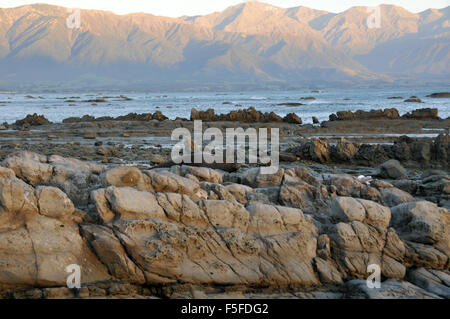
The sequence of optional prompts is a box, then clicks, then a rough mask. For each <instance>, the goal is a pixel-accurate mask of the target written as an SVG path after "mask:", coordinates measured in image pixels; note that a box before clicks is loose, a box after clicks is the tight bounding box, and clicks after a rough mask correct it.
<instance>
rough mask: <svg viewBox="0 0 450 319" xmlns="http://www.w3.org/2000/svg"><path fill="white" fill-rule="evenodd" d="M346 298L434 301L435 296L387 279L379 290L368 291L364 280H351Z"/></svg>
mask: <svg viewBox="0 0 450 319" xmlns="http://www.w3.org/2000/svg"><path fill="white" fill-rule="evenodd" d="M346 288H347V294H346V297H347V298H359V299H436V298H439V297H438V296H437V295H435V294H433V293H431V292H428V291H426V290H424V289H422V288H420V287H417V286H415V285H413V284H412V283H409V282H407V281H400V280H398V279H388V280H386V281H384V282H382V283H381V288H380V289H370V288H369V287H368V286H367V282H366V280H351V281H349V282H347V283H346Z"/></svg>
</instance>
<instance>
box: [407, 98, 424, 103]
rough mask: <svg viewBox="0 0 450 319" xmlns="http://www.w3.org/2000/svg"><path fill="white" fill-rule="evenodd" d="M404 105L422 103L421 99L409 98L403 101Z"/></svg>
mask: <svg viewBox="0 0 450 319" xmlns="http://www.w3.org/2000/svg"><path fill="white" fill-rule="evenodd" d="M405 102H406V103H423V101H422V100H421V99H418V98H410V99H406V100H405Z"/></svg>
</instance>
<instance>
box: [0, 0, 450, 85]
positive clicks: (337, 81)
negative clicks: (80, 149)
mask: <svg viewBox="0 0 450 319" xmlns="http://www.w3.org/2000/svg"><path fill="white" fill-rule="evenodd" d="M372 13H373V12H371V11H370V10H368V8H367V7H352V8H350V9H348V10H347V11H344V12H342V13H331V12H327V11H321V10H314V9H310V8H307V7H295V8H288V9H284V8H279V7H276V6H272V5H268V4H265V3H259V2H245V3H242V4H239V5H236V6H232V7H229V8H227V9H225V10H224V11H223V12H216V13H212V14H209V15H205V16H195V17H188V16H184V17H180V18H167V17H160V16H154V15H151V14H144V13H135V14H127V15H116V14H114V13H111V12H106V11H97V10H80V22H81V23H80V25H79V27H78V26H77V27H75V28H71V27H70V25H68V23H67V19H68V17H69V16H70V15H71V12H70V10H68V9H67V8H63V7H58V6H52V5H47V4H34V5H26V6H21V7H17V8H7V9H0V74H1V76H0V90H11V89H14V90H20V89H30V88H32V89H35V90H70V89H79V90H84V89H86V90H91V89H132V90H147V91H152V90H236V89H239V90H247V89H248V90H250V89H262V88H264V89H295V88H301V87H309V88H321V87H348V86H349V85H351V86H358V87H373V86H385V87H392V86H393V85H418V84H420V85H426V84H430V85H432V84H433V83H439V84H442V83H443V81H444V83H447V84H449V82H450V81H449V80H450V79H449V74H450V20H449V13H450V7H446V8H443V9H439V10H438V9H429V10H426V11H424V12H421V13H411V12H409V11H407V10H405V9H403V8H401V7H397V6H393V5H381V6H380V7H379V13H380V15H379V16H380V21H379V22H380V24H379V27H373V26H371V25H370V24H369V23H368V22H367V19H368V17H369V16H370V15H371V14H372Z"/></svg>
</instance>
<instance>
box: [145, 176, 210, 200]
mask: <svg viewBox="0 0 450 319" xmlns="http://www.w3.org/2000/svg"><path fill="white" fill-rule="evenodd" d="M145 174H147V176H148V177H149V179H150V185H151V186H152V188H153V190H154V191H155V192H160V193H179V194H185V195H188V196H189V197H191V198H193V199H195V200H201V199H206V198H207V194H206V192H205V191H204V190H202V189H201V187H200V184H199V183H198V182H196V181H193V180H191V179H188V178H185V177H182V176H180V175H177V174H174V173H171V172H169V171H167V170H161V171H156V170H152V171H145Z"/></svg>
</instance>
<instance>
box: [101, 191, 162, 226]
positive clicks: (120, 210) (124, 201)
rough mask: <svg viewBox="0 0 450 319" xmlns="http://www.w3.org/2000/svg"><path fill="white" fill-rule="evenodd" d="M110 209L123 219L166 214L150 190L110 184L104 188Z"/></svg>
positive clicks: (157, 216) (156, 216)
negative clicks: (141, 190)
mask: <svg viewBox="0 0 450 319" xmlns="http://www.w3.org/2000/svg"><path fill="white" fill-rule="evenodd" d="M105 196H106V199H107V200H108V203H109V204H110V207H111V209H112V210H113V211H114V212H116V213H117V214H119V215H120V217H121V218H123V219H139V218H142V219H145V218H160V219H165V217H166V215H165V214H164V210H163V209H162V208H161V206H159V205H158V201H157V200H156V197H155V195H154V194H153V193H151V192H140V191H138V190H136V189H134V188H131V187H115V186H111V187H108V188H107V189H106V192H105Z"/></svg>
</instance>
